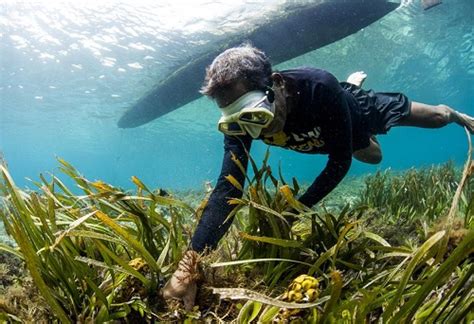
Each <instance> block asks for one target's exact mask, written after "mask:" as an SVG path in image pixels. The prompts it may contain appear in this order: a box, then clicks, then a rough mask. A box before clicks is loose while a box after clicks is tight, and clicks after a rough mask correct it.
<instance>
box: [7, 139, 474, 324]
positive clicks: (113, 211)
mask: <svg viewBox="0 0 474 324" xmlns="http://www.w3.org/2000/svg"><path fill="white" fill-rule="evenodd" d="M469 146H470V144H469ZM471 157H472V152H471V149H469V153H468V158H467V161H466V163H465V166H464V169H463V170H458V169H456V168H455V167H454V165H453V164H452V163H447V164H444V165H440V166H432V167H430V168H426V169H411V170H408V171H406V172H400V173H393V172H391V171H384V172H378V173H376V174H373V175H369V176H366V177H364V178H363V179H355V180H352V182H351V183H350V184H349V185H348V187H350V188H351V190H352V191H351V193H350V194H348V191H347V189H344V188H342V189H339V190H336V192H334V193H333V194H332V195H331V196H329V197H327V198H326V200H325V201H324V202H323V203H322V204H321V205H320V206H319V207H318V208H315V209H308V208H306V207H305V206H302V205H301V204H300V203H299V202H298V201H297V200H296V198H295V196H297V195H298V193H299V192H300V191H301V190H302V189H301V188H300V186H299V184H298V182H297V181H296V179H293V180H292V181H291V182H286V181H285V180H284V179H282V177H281V172H277V173H280V175H278V176H276V174H275V173H274V170H272V169H271V168H270V167H269V165H268V163H267V160H268V154H267V155H266V156H265V158H264V160H263V161H262V162H261V163H257V162H255V161H254V160H252V159H251V168H252V171H253V175H252V177H251V178H249V179H248V181H249V185H248V186H247V187H246V188H240V189H241V190H242V191H243V197H242V198H241V199H231V200H230V201H229V203H230V204H234V205H235V209H234V212H233V214H234V215H235V221H234V224H233V226H232V228H231V231H230V233H229V234H228V235H227V236H226V238H225V239H223V241H222V242H221V244H220V246H219V248H218V250H217V251H215V252H213V253H211V254H209V255H205V256H202V258H201V276H200V278H199V283H200V285H199V286H200V289H199V292H198V298H197V304H196V306H195V307H194V309H193V310H192V311H189V312H187V311H185V310H184V309H183V308H182V305H180V303H179V302H174V301H171V302H168V303H167V302H165V301H164V300H163V298H162V297H161V296H160V288H161V287H162V286H163V285H164V283H165V281H166V280H167V279H168V278H169V276H170V275H171V273H172V271H173V270H174V269H175V267H176V265H177V262H178V261H179V260H180V258H181V256H182V253H183V252H184V251H185V249H186V247H187V245H188V242H189V239H190V235H191V233H192V230H193V227H194V226H195V225H196V222H197V221H198V220H199V217H200V214H201V212H202V210H203V208H204V207H205V204H206V199H207V197H208V194H206V193H203V192H196V193H194V196H193V195H192V194H189V193H188V194H187V195H183V194H182V195H180V194H165V193H164V192H163V191H162V190H153V189H151V188H149V187H147V185H146V184H144V183H143V182H142V181H140V180H139V179H138V178H136V177H132V178H131V181H132V182H133V183H134V185H135V186H136V190H135V191H134V192H129V191H124V190H122V189H120V188H118V187H114V186H113V185H112V184H108V183H105V182H102V181H90V180H88V179H86V178H85V177H84V176H82V175H81V174H80V173H79V172H78V171H77V170H76V169H75V168H74V167H73V166H72V165H70V164H69V163H67V162H66V161H64V160H62V159H58V163H59V164H60V169H61V171H62V173H63V175H64V176H66V177H68V178H70V179H72V180H74V182H75V186H76V187H77V188H79V189H80V190H81V191H82V193H81V194H76V193H73V190H71V188H68V187H67V186H66V185H65V184H64V182H63V181H62V180H61V179H60V177H59V176H55V175H48V176H43V175H41V176H40V177H39V178H40V179H39V180H38V181H36V182H34V184H35V185H36V187H37V189H36V190H34V191H25V190H21V189H19V188H18V187H17V186H16V185H15V182H14V179H12V177H11V176H10V173H9V171H8V168H7V166H6V164H5V163H4V164H3V165H2V166H1V177H2V179H1V184H0V190H1V194H2V197H3V198H2V206H1V213H0V215H1V218H2V220H3V223H4V226H5V229H6V231H7V232H8V234H9V235H10V236H11V238H12V239H13V240H14V241H15V244H6V243H2V244H1V245H0V250H1V259H0V260H1V261H2V262H3V263H2V265H1V268H0V271H1V272H2V280H1V286H0V289H1V296H2V297H1V298H0V320H1V321H2V322H10V323H17V322H18V323H19V322H33V321H36V322H37V321H39V322H62V323H71V322H76V323H91V322H97V323H102V322H117V323H121V322H125V323H139V322H143V323H145V322H150V323H151V322H185V323H193V322H196V323H197V322H225V323H227V322H235V323H250V322H252V323H256V322H260V323H272V322H282V323H471V322H472V321H473V320H474V315H473V307H474V296H473V287H474V276H473V273H474V266H473V262H472V261H473V252H474V195H473V188H474V180H473V179H474V178H473V177H472V175H473V173H474V164H473V162H472V161H471ZM235 162H236V163H239V162H238V161H237V160H236V161H235ZM249 177H250V176H249ZM228 180H229V181H231V182H232V183H235V185H236V186H238V183H237V182H236V181H235V179H233V178H232V177H231V176H229V177H228ZM342 187H344V186H342ZM288 210H291V212H289V211H288Z"/></svg>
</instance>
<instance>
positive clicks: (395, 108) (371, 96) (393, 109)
mask: <svg viewBox="0 0 474 324" xmlns="http://www.w3.org/2000/svg"><path fill="white" fill-rule="evenodd" d="M341 86H342V88H343V89H344V90H346V91H348V92H349V93H351V94H352V95H353V96H354V98H355V99H356V100H357V102H358V103H359V107H360V113H361V115H362V123H363V124H364V127H365V128H366V130H367V131H368V132H369V133H371V134H372V135H377V134H386V133H387V132H388V131H389V130H390V128H392V127H393V126H396V125H398V123H399V122H400V120H401V119H402V118H404V117H406V116H408V115H410V108H411V102H410V100H409V99H408V98H407V96H405V95H404V94H402V93H391V92H374V91H373V90H364V89H362V88H359V87H358V86H355V85H353V84H350V83H347V82H341Z"/></svg>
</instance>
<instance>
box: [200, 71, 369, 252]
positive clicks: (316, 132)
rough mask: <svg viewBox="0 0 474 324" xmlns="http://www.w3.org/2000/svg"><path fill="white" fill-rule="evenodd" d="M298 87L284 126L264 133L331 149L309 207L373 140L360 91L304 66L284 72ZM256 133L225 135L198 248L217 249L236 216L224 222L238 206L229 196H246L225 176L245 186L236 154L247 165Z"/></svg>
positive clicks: (299, 146) (300, 145)
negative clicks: (358, 96) (358, 97)
mask: <svg viewBox="0 0 474 324" xmlns="http://www.w3.org/2000/svg"><path fill="white" fill-rule="evenodd" d="M280 73H281V75H282V76H283V79H284V80H285V81H286V84H287V85H290V86H291V88H292V93H293V95H294V97H293V100H294V105H293V107H292V109H291V111H290V112H289V113H288V115H287V119H286V122H285V126H284V128H283V131H281V132H279V133H277V134H274V135H273V136H271V137H269V138H265V137H263V136H262V137H260V138H259V139H261V140H263V141H264V142H265V143H267V144H269V145H276V146H280V147H283V148H286V149H290V150H294V151H298V152H302V153H312V154H316V153H319V154H327V155H328V157H329V158H328V162H327V164H326V167H325V168H324V169H323V171H322V172H321V173H320V174H319V175H318V176H317V177H316V179H315V180H314V182H313V183H312V184H311V185H310V187H309V188H308V190H307V191H306V192H305V193H304V194H303V195H302V196H301V197H299V201H300V202H301V203H303V204H305V205H306V206H308V207H311V206H313V205H314V204H316V203H317V202H318V201H320V200H321V199H323V198H324V197H325V196H326V195H327V194H328V193H329V192H331V190H333V189H334V188H335V187H336V186H337V185H338V184H339V182H340V181H341V180H342V179H343V178H344V176H345V175H346V174H347V172H348V170H349V168H350V166H351V161H352V153H353V151H355V150H358V149H360V148H364V147H367V146H368V145H369V137H370V134H369V133H368V132H367V131H365V129H367V125H364V123H363V118H361V109H360V107H359V104H358V103H357V100H356V99H355V98H354V96H353V95H352V94H351V93H350V92H348V91H346V90H344V89H343V88H342V87H341V84H339V82H338V81H337V79H336V78H335V77H334V76H333V75H332V74H330V73H329V72H327V71H324V70H320V69H314V68H300V69H294V70H286V71H282V72H280ZM251 142H252V138H251V137H250V136H239V137H236V136H227V135H225V137H224V159H223V163H222V170H221V173H220V176H219V178H218V180H217V184H216V187H215V189H214V191H213V192H212V194H211V196H210V198H209V201H208V204H207V206H206V208H205V210H204V213H203V215H202V218H201V221H200V222H199V224H198V226H197V228H196V231H195V233H194V236H193V238H192V242H191V246H192V248H193V249H194V250H196V251H199V252H200V251H203V250H204V249H205V248H206V247H208V248H215V246H216V245H217V243H218V241H219V240H220V238H221V237H222V236H223V235H224V234H225V233H226V231H227V229H228V228H229V226H230V225H231V223H232V219H228V220H227V222H224V221H225V220H226V218H227V216H228V215H229V213H230V212H231V211H232V209H233V208H234V207H233V206H232V205H229V204H228V203H227V201H228V199H229V198H236V197H239V198H240V197H242V192H240V191H239V190H238V189H237V188H236V187H235V186H234V185H232V184H231V183H230V182H229V181H227V180H226V179H225V176H227V175H229V174H231V175H233V176H234V177H235V178H236V179H237V180H238V181H239V183H241V184H242V187H243V186H244V181H245V175H244V174H242V172H241V170H240V169H239V168H238V166H237V165H236V163H234V162H233V161H232V153H233V154H234V155H235V157H236V158H238V159H239V161H240V162H241V163H242V165H243V166H244V167H245V168H247V163H248V156H247V152H249V151H250V146H251Z"/></svg>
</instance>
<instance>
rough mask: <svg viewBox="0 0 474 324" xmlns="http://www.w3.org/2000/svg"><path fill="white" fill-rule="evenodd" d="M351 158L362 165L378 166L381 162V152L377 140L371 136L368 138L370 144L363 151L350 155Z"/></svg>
mask: <svg viewBox="0 0 474 324" xmlns="http://www.w3.org/2000/svg"><path fill="white" fill-rule="evenodd" d="M352 156H353V157H354V158H355V159H356V160H358V161H360V162H364V163H368V164H379V163H380V161H382V150H381V148H380V144H379V142H378V141H377V138H376V137H375V136H374V135H372V136H371V137H370V144H369V146H367V147H366V148H364V149H361V150H357V151H355V152H354V153H352Z"/></svg>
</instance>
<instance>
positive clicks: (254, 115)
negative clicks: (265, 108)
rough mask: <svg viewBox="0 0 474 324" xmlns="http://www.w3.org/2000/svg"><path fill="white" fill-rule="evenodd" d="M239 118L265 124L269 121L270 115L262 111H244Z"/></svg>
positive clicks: (248, 121)
mask: <svg viewBox="0 0 474 324" xmlns="http://www.w3.org/2000/svg"><path fill="white" fill-rule="evenodd" d="M239 119H240V120H241V121H243V122H247V123H252V124H258V125H265V124H267V123H268V122H269V119H270V116H269V115H268V114H265V113H264V112H245V113H243V114H241V115H240V117H239Z"/></svg>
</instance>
